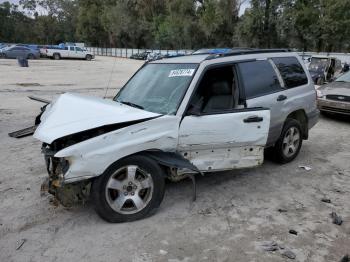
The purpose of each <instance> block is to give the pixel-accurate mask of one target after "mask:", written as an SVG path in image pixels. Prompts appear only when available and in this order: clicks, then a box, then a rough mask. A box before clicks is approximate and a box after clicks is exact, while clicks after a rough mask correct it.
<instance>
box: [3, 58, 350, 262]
mask: <svg viewBox="0 0 350 262" xmlns="http://www.w3.org/2000/svg"><path fill="white" fill-rule="evenodd" d="M29 63H30V67H29V68H20V67H18V66H17V62H16V61H15V60H0V102H1V103H0V144H1V147H0V150H1V151H0V170H1V171H0V261H4V262H8V261H35V262H36V261H94V262H95V261H171V262H174V261H235V262H237V261H269V262H272V261H288V260H291V259H289V258H287V257H285V256H283V253H284V252H285V251H288V250H289V251H292V252H293V253H294V254H295V255H296V258H295V259H294V261H317V262H322V261H327V262H328V261H340V259H341V258H342V257H343V256H344V255H346V254H350V121H349V119H347V118H339V117H337V118H333V117H321V119H320V121H319V123H318V124H317V125H316V127H314V128H313V129H312V130H311V132H310V139H309V140H308V141H305V142H304V144H303V147H302V150H301V152H300V155H299V156H298V158H297V159H296V160H295V161H294V162H292V163H290V164H286V165H277V164H274V163H272V162H271V161H269V160H267V161H266V162H265V163H264V165H263V166H262V167H259V168H256V169H250V170H244V171H234V172H226V173H220V174H219V173H216V174H210V175H207V176H205V177H199V178H198V192H197V193H198V194H197V201H196V202H192V201H191V193H192V191H191V183H190V181H187V180H185V181H181V182H179V183H168V184H167V190H166V195H165V198H164V201H163V203H162V205H161V207H160V209H159V210H158V212H157V213H156V214H155V215H154V216H152V217H150V218H147V219H144V220H140V221H137V222H133V223H124V224H108V223H106V222H105V221H103V220H101V219H100V218H99V217H98V216H97V215H96V214H95V212H94V210H93V208H92V207H91V204H89V203H87V204H86V205H84V206H78V207H75V208H71V209H66V208H64V207H62V206H59V207H55V206H54V205H53V204H52V203H50V199H51V197H50V196H44V197H40V193H39V191H40V184H41V181H42V180H43V178H44V177H45V176H46V171H45V166H44V161H43V157H42V155H41V153H40V142H38V141H36V140H34V139H33V138H32V137H26V138H23V139H13V138H10V137H8V136H7V133H8V132H11V131H15V130H18V129H21V128H24V127H28V126H30V125H32V124H33V121H34V117H35V116H36V115H37V113H38V112H39V108H40V106H41V105H42V104H40V103H37V102H34V101H31V100H29V99H28V98H27V96H28V95H37V96H40V97H43V98H47V99H52V98H53V97H55V96H57V95H58V94H60V93H62V92H67V91H72V92H79V93H86V94H91V95H97V96H103V95H104V94H105V88H106V86H107V85H108V83H109V82H110V89H109V91H108V93H107V96H109V97H111V96H113V95H114V94H115V93H116V89H118V88H120V87H121V86H122V85H123V83H124V82H125V81H126V80H127V79H128V78H129V77H130V76H131V75H132V74H133V73H134V72H135V71H136V70H137V69H138V68H139V67H140V66H141V64H142V62H140V61H132V60H127V59H115V58H105V57H97V58H96V60H95V61H91V62H87V61H73V60H59V61H53V60H38V61H29ZM112 69H114V70H113V71H114V72H113V73H111V71H112ZM109 80H110V81H109ZM299 165H306V166H309V167H311V168H312V169H311V170H310V171H306V170H304V169H301V168H299ZM323 198H328V199H330V200H331V203H325V202H322V201H321V200H322V199H323ZM333 211H334V212H337V214H339V215H340V216H342V219H343V224H342V225H341V226H339V225H335V224H333V223H332V219H331V217H330V213H331V212H333ZM290 230H295V231H297V232H298V234H297V235H295V234H291V233H289V231H290ZM268 241H275V242H276V243H277V245H275V244H273V245H271V246H268V247H267V248H266V246H265V247H264V245H266V244H271V243H266V242H268ZM269 248H270V249H277V250H275V251H266V250H264V249H269Z"/></svg>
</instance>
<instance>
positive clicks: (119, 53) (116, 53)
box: [86, 47, 193, 58]
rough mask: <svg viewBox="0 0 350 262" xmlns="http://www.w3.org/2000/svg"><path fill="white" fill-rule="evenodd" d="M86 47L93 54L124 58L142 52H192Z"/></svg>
mask: <svg viewBox="0 0 350 262" xmlns="http://www.w3.org/2000/svg"><path fill="white" fill-rule="evenodd" d="M86 49H87V50H88V51H90V52H92V53H93V54H94V55H100V56H113V57H124V58H130V56H132V55H135V54H141V53H144V52H151V53H159V54H161V55H169V54H190V53H192V52H193V50H159V49H137V48H103V47H86Z"/></svg>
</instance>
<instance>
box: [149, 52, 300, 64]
mask: <svg viewBox="0 0 350 262" xmlns="http://www.w3.org/2000/svg"><path fill="white" fill-rule="evenodd" d="M290 56H293V57H296V56H299V55H298V54H297V53H295V52H289V51H287V50H286V51H279V50H277V49H276V50H274V49H271V50H244V51H241V50H240V51H233V52H231V53H223V54H203V55H202V54H198V55H186V56H179V57H174V58H164V59H161V60H155V61H153V62H150V63H153V64H172V63H173V64H177V63H179V64H180V63H193V64H199V63H202V62H203V61H208V62H213V63H215V62H228V61H236V60H243V59H254V58H267V57H290Z"/></svg>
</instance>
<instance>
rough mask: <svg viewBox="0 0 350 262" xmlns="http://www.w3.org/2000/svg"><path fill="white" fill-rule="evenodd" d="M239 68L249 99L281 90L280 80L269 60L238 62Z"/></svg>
mask: <svg viewBox="0 0 350 262" xmlns="http://www.w3.org/2000/svg"><path fill="white" fill-rule="evenodd" d="M238 68H239V71H240V73H241V76H242V82H243V85H244V89H245V95H246V98H247V99H249V98H254V97H258V96H261V95H266V94H271V93H275V92H278V91H281V89H282V88H281V85H280V82H279V80H278V77H277V75H276V73H275V71H274V69H273V67H272V65H271V64H270V62H269V61H267V60H261V61H252V62H243V63H239V64H238Z"/></svg>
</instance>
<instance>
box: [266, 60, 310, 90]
mask: <svg viewBox="0 0 350 262" xmlns="http://www.w3.org/2000/svg"><path fill="white" fill-rule="evenodd" d="M272 60H273V62H274V63H275V64H276V66H277V68H278V70H279V71H280V73H281V76H282V78H283V80H284V83H285V85H286V87H287V88H292V87H296V86H301V85H305V84H307V76H306V74H305V72H304V69H303V68H302V66H301V65H300V63H299V61H298V59H296V58H295V57H278V58H273V59H272Z"/></svg>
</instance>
